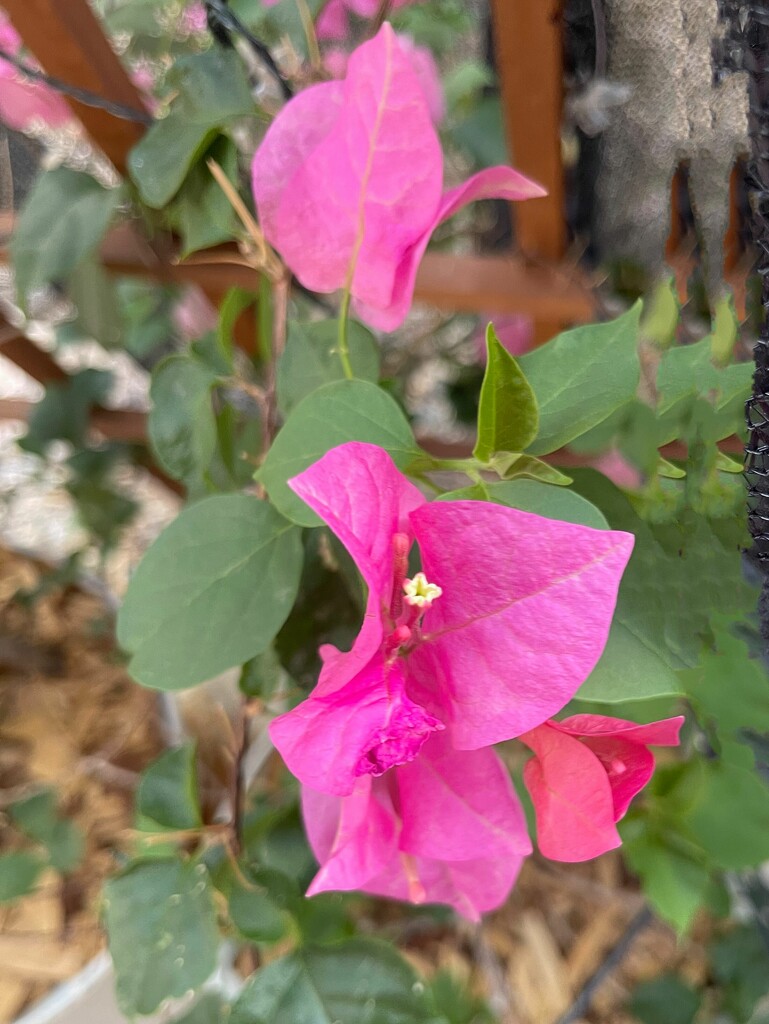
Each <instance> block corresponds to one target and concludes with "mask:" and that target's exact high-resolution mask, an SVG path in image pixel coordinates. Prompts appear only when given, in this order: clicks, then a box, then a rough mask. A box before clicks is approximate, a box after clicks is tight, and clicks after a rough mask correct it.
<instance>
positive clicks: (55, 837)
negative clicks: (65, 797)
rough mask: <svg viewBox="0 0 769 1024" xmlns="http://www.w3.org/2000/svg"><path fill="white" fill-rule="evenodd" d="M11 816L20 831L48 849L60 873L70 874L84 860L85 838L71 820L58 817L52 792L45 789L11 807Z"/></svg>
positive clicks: (9, 811)
mask: <svg viewBox="0 0 769 1024" xmlns="http://www.w3.org/2000/svg"><path fill="white" fill-rule="evenodd" d="M8 813H9V815H10V818H11V821H12V822H13V823H14V825H15V826H16V827H17V828H18V829H19V830H20V831H21V832H23V833H24V834H25V835H26V836H28V837H29V838H30V839H33V840H34V841H35V842H37V843H40V844H41V845H42V846H44V847H45V848H46V850H47V851H48V856H49V857H50V858H51V864H52V865H53V867H55V868H56V870H57V871H61V872H62V874H68V873H69V872H70V871H73V870H74V869H75V868H76V867H77V865H78V864H79V863H80V861H81V860H82V858H83V853H84V851H85V837H84V836H83V833H82V832H81V831H80V829H79V828H78V827H77V826H76V825H74V824H73V823H72V822H71V821H67V820H66V819H64V818H60V817H59V814H58V811H57V808H56V796H55V794H54V792H53V790H50V789H44V790H42V791H41V792H39V793H34V794H33V795H32V796H28V797H26V798H25V799H24V800H19V801H18V802H17V803H15V804H11V806H10V808H9V809H8Z"/></svg>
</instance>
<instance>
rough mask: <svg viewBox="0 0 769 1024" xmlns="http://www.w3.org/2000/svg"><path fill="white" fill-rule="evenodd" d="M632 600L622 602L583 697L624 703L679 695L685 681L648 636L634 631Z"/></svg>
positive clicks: (582, 689)
mask: <svg viewBox="0 0 769 1024" xmlns="http://www.w3.org/2000/svg"><path fill="white" fill-rule="evenodd" d="M631 604H632V602H631V601H630V600H628V599H625V598H624V597H623V604H622V607H621V608H620V605H619V603H618V605H617V612H615V617H614V621H613V622H612V624H611V629H610V630H609V638H608V640H607V641H606V647H604V650H603V654H602V655H601V657H600V659H599V661H598V664H597V665H596V667H595V668H594V669H593V671H592V672H591V673H590V675H589V676H588V677H587V679H586V680H585V682H584V683H583V684H582V686H580V688H579V690H578V691H577V698H578V699H579V700H586V701H591V702H592V703H597V704H621V703H623V702H624V701H629V700H651V699H653V698H654V697H661V696H667V695H668V694H679V693H681V691H682V687H681V683H680V681H679V679H678V677H677V675H676V673H675V672H674V671H673V669H672V668H671V667H670V665H669V664H667V660H666V658H665V657H664V656H663V655H662V654H661V653H660V651H659V650H658V649H655V646H651V645H650V644H649V641H648V639H647V638H645V637H644V636H643V635H638V634H637V633H635V632H634V627H636V626H637V624H636V623H634V622H633V619H632V610H631V608H630V607H629V605H631Z"/></svg>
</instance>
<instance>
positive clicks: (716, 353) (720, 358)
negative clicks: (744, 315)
mask: <svg viewBox="0 0 769 1024" xmlns="http://www.w3.org/2000/svg"><path fill="white" fill-rule="evenodd" d="M739 336H740V321H739V318H738V316H737V312H736V310H735V308H734V297H733V296H732V295H725V296H724V297H723V298H721V299H719V301H718V303H717V304H716V308H715V313H714V315H713V331H712V333H711V335H710V356H711V359H712V360H713V362H714V363H715V364H716V366H726V365H727V364H728V363H729V362H730V361H731V358H732V353H733V352H734V346H735V345H736V344H737V339H738V338H739Z"/></svg>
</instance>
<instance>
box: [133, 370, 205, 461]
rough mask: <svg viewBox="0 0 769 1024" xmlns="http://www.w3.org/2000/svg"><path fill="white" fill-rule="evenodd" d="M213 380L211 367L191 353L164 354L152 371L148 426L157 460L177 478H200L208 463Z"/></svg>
mask: <svg viewBox="0 0 769 1024" xmlns="http://www.w3.org/2000/svg"><path fill="white" fill-rule="evenodd" d="M216 381H217V377H216V375H215V374H214V373H213V371H212V370H211V369H210V368H209V367H208V366H206V365H205V364H204V363H203V362H201V360H199V359H197V358H196V357H195V356H192V355H175V356H169V357H168V358H167V359H164V360H163V361H162V362H160V363H158V365H157V366H156V367H155V370H154V371H153V374H152V384H151V386H150V399H151V400H152V408H151V409H150V414H149V419H148V424H147V431H148V434H149V439H150V443H151V445H152V450H153V452H154V454H155V456H156V458H157V460H158V462H159V463H160V465H161V466H162V467H163V469H165V471H166V472H167V473H168V474H169V475H170V476H172V477H174V479H176V480H185V481H195V480H199V479H200V478H201V477H202V476H203V474H204V473H205V471H206V469H207V468H208V465H209V463H210V462H211V459H212V457H213V454H214V451H215V449H216V417H215V416H214V410H213V407H212V405H211V390H212V388H213V386H214V384H215V383H216Z"/></svg>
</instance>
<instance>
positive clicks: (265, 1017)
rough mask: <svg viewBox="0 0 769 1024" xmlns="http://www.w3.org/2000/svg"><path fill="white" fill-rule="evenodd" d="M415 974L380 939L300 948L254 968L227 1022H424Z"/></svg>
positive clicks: (424, 1006) (423, 1004)
mask: <svg viewBox="0 0 769 1024" xmlns="http://www.w3.org/2000/svg"><path fill="white" fill-rule="evenodd" d="M428 1019H429V1008H428V1002H427V999H426V998H425V994H424V985H422V984H421V983H420V982H419V980H418V978H417V976H416V974H414V972H413V971H412V969H411V968H410V967H409V966H408V964H407V963H406V962H405V961H404V960H402V959H401V958H400V957H399V956H398V954H397V953H396V952H395V951H394V950H393V949H392V948H391V947H390V946H386V945H384V944H383V943H379V942H374V941H372V940H366V939H355V940H352V941H348V942H344V943H340V944H339V945H337V946H332V947H329V948H328V949H313V948H305V949H302V950H299V951H297V952H295V953H292V954H291V955H290V956H286V957H283V958H282V959H281V960H277V961H275V962H274V963H271V964H269V965H268V966H267V967H264V968H262V970H260V971H258V972H257V973H256V974H255V975H254V976H253V977H252V978H251V980H250V981H249V982H248V984H247V985H246V987H245V989H244V990H243V992H242V993H241V995H240V997H239V998H238V1000H237V1002H236V1003H235V1005H234V1006H233V1009H232V1016H231V1018H230V1024H300V1022H306V1024H426V1022H427V1021H428Z"/></svg>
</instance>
